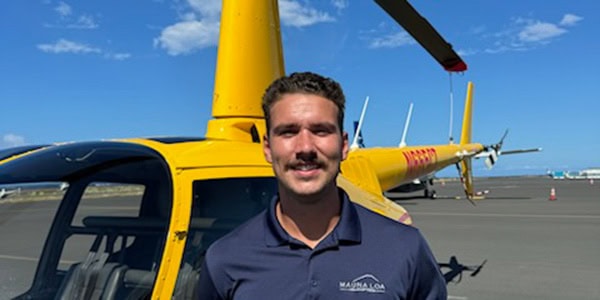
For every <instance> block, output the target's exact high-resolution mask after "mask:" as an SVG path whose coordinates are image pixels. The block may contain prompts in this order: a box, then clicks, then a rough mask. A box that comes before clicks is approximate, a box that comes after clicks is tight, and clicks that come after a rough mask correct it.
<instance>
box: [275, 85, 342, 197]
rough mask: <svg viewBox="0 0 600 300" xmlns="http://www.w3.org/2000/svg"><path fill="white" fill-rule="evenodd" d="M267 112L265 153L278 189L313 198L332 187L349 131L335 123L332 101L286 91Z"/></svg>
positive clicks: (335, 111) (335, 109)
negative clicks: (343, 130) (271, 166)
mask: <svg viewBox="0 0 600 300" xmlns="http://www.w3.org/2000/svg"><path fill="white" fill-rule="evenodd" d="M270 113H271V120H270V130H269V133H268V138H267V139H265V143H264V153H265V158H266V159H267V161H268V162H270V163H271V164H272V165H273V170H274V172H275V175H276V176H277V178H278V180H279V187H280V193H289V194H291V195H295V196H300V197H301V198H305V199H307V200H310V199H311V198H313V196H315V197H314V198H313V199H315V200H316V199H318V198H319V195H322V193H323V192H324V191H326V189H328V188H335V178H336V175H337V173H338V171H339V167H340V162H341V161H342V160H344V159H346V156H347V154H348V135H347V134H346V133H343V134H342V132H341V129H340V127H339V125H338V123H337V114H338V108H337V106H336V105H335V103H333V101H331V100H328V99H326V98H323V97H321V96H317V95H310V94H300V93H295V94H285V95H283V97H282V98H281V99H279V100H278V101H277V102H275V104H273V106H272V107H271V110H270ZM281 189H284V190H281Z"/></svg>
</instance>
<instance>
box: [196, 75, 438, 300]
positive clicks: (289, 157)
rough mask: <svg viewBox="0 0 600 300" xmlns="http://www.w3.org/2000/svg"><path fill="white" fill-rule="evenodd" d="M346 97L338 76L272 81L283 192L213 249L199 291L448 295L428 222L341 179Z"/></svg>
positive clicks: (270, 139) (271, 129)
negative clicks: (399, 213)
mask: <svg viewBox="0 0 600 300" xmlns="http://www.w3.org/2000/svg"><path fill="white" fill-rule="evenodd" d="M344 105H345V97H344V94H343V92H342V89H341V87H340V85H339V84H338V83H337V82H335V81H334V80H332V79H330V78H325V77H323V76H320V75H317V74H314V73H310V72H306V73H293V74H291V75H289V76H285V77H282V78H280V79H278V80H276V81H275V82H273V83H272V84H271V85H270V86H269V87H268V88H267V91H266V93H265V95H264V96H263V111H264V114H265V119H266V123H267V136H265V138H264V154H265V158H266V160H267V161H268V162H270V163H271V164H272V166H273V171H274V172H275V176H276V177H277V181H278V188H279V190H278V196H277V197H275V198H274V199H273V200H272V202H271V204H270V206H269V207H268V208H267V209H266V211H264V212H263V213H261V214H259V215H258V216H256V217H254V218H253V219H251V220H250V221H248V222H247V223H245V224H243V225H241V226H240V227H239V228H238V229H236V230H234V231H233V232H231V233H230V234H228V235H226V236H225V237H223V238H222V239H220V240H218V241H217V242H215V243H214V244H213V245H212V246H211V247H210V248H209V250H208V251H207V253H206V257H205V264H204V268H203V269H202V272H201V276H200V284H199V286H198V295H199V297H198V299H367V298H368V299H446V284H445V281H444V278H443V277H442V275H441V273H440V270H439V268H438V266H437V263H436V262H435V259H434V257H433V255H432V254H431V251H430V249H429V246H428V245H427V243H426V241H425V239H424V238H423V237H422V235H421V234H420V233H419V231H418V230H417V229H415V228H413V227H410V226H406V225H403V224H401V223H398V222H396V221H394V220H391V219H388V218H386V217H383V216H381V215H378V214H376V213H373V212H371V211H369V210H367V209H365V208H363V207H361V206H359V205H357V204H354V203H353V202H351V201H350V199H348V196H347V195H346V193H345V192H344V191H343V190H341V189H340V188H338V187H337V185H336V177H337V174H338V173H339V170H340V163H341V161H342V160H344V159H346V156H347V155H348V135H347V133H345V132H344V131H343V120H344Z"/></svg>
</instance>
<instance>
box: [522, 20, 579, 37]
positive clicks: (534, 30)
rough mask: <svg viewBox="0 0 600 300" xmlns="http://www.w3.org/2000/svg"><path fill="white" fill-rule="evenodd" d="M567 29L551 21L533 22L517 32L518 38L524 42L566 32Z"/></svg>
mask: <svg viewBox="0 0 600 300" xmlns="http://www.w3.org/2000/svg"><path fill="white" fill-rule="evenodd" d="M566 32H567V30H566V29H563V28H560V27H558V26H556V25H554V24H551V23H544V22H539V21H538V22H535V23H533V24H529V25H527V26H525V28H523V30H521V32H519V40H521V41H524V42H540V41H544V40H548V39H551V38H554V37H557V36H559V35H562V34H564V33H566Z"/></svg>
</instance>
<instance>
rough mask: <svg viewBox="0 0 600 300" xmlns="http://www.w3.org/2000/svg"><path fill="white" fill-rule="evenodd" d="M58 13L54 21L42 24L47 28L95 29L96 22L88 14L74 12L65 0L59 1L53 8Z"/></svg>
mask: <svg viewBox="0 0 600 300" xmlns="http://www.w3.org/2000/svg"><path fill="white" fill-rule="evenodd" d="M54 11H56V12H57V13H58V15H59V17H60V18H59V19H58V20H57V21H56V22H55V23H48V24H44V26H46V27H48V28H68V29H95V28H98V23H97V22H96V21H95V20H94V17H92V16H91V15H89V14H79V15H77V14H75V13H74V10H73V8H71V6H70V5H68V4H66V3H65V2H62V1H61V2H59V4H58V6H56V7H55V8H54Z"/></svg>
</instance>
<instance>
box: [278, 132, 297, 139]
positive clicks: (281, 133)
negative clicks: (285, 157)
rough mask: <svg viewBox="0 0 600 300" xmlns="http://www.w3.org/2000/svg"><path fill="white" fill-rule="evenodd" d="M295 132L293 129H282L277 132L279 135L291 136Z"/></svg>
mask: <svg viewBox="0 0 600 300" xmlns="http://www.w3.org/2000/svg"><path fill="white" fill-rule="evenodd" d="M295 133H296V132H295V131H293V130H282V131H280V132H279V135H281V136H287V137H290V136H293V135H294V134H295Z"/></svg>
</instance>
